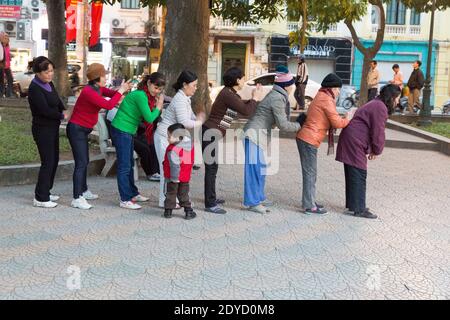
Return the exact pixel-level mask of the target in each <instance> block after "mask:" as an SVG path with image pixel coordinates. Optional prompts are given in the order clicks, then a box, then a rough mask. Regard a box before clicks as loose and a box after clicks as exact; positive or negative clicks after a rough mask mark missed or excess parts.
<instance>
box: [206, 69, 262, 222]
mask: <svg viewBox="0 0 450 320" xmlns="http://www.w3.org/2000/svg"><path fill="white" fill-rule="evenodd" d="M223 81H224V85H225V87H224V88H223V89H222V90H221V91H220V93H219V94H218V95H217V98H216V99H215V100H214V103H213V105H212V107H211V112H210V114H209V118H208V120H207V121H206V122H205V124H204V125H203V127H202V136H203V139H202V149H203V161H204V163H205V210H206V211H207V212H212V213H217V214H224V213H226V211H225V210H224V209H222V208H220V207H219V205H220V204H223V203H225V200H224V199H218V198H217V196H216V178H217V171H218V169H219V159H218V152H217V151H218V145H219V141H220V139H222V138H223V137H225V134H226V130H227V129H229V128H230V126H231V123H232V121H233V120H234V119H235V118H237V116H238V113H239V114H242V115H244V116H251V115H253V113H254V112H255V110H256V106H257V103H258V101H260V100H261V99H262V95H263V91H262V89H261V87H260V85H258V86H257V87H256V88H255V89H254V90H253V93H252V99H250V100H248V101H244V100H242V99H241V97H240V96H239V95H238V94H237V91H239V90H241V89H242V88H243V86H244V84H245V81H244V74H243V72H242V70H241V69H239V68H236V67H233V68H230V69H228V70H227V71H226V72H225V74H224V75H223Z"/></svg>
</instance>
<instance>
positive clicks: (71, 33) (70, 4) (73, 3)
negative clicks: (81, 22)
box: [66, 0, 81, 43]
mask: <svg viewBox="0 0 450 320" xmlns="http://www.w3.org/2000/svg"><path fill="white" fill-rule="evenodd" d="M80 1H81V0H66V43H69V42H72V41H75V40H76V39H77V6H78V2H80Z"/></svg>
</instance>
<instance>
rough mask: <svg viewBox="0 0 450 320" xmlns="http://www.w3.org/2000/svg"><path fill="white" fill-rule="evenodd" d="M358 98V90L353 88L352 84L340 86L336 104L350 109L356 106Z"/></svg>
mask: <svg viewBox="0 0 450 320" xmlns="http://www.w3.org/2000/svg"><path fill="white" fill-rule="evenodd" d="M358 100H359V90H358V91H357V90H355V88H354V87H352V86H343V87H342V88H341V93H340V94H339V100H338V103H337V105H338V106H339V107H342V108H344V109H345V110H350V109H351V108H353V107H357V106H358Z"/></svg>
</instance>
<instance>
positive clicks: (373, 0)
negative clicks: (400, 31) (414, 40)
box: [345, 0, 386, 106]
mask: <svg viewBox="0 0 450 320" xmlns="http://www.w3.org/2000/svg"><path fill="white" fill-rule="evenodd" d="M369 3H370V4H372V5H375V6H377V7H378V8H379V10H380V23H379V25H378V30H377V37H376V39H375V42H374V44H373V46H372V47H369V48H366V47H364V46H363V44H362V42H361V40H360V39H359V37H358V35H357V34H356V30H355V27H354V26H353V23H352V21H349V20H346V21H345V24H346V25H347V27H348V29H349V30H350V33H351V34H352V39H353V42H354V44H355V46H356V48H358V50H359V51H360V52H361V53H362V54H363V55H364V61H363V71H362V75H361V83H360V93H359V105H360V106H362V105H363V104H365V103H366V102H367V98H368V86H367V75H368V74H369V69H370V62H371V61H372V60H373V59H374V58H375V56H376V55H377V53H378V51H379V50H380V48H381V46H382V44H383V40H384V29H385V27H386V15H385V12H384V7H383V3H382V1H381V0H369Z"/></svg>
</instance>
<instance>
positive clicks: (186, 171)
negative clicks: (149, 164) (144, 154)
mask: <svg viewBox="0 0 450 320" xmlns="http://www.w3.org/2000/svg"><path fill="white" fill-rule="evenodd" d="M167 132H168V135H167V136H168V140H169V146H168V147H167V149H166V154H165V156H164V161H163V167H164V178H165V182H166V200H165V202H164V209H165V210H164V217H165V218H171V217H172V210H173V209H175V207H176V205H177V197H178V201H179V202H180V206H181V207H184V212H185V217H184V218H185V219H187V220H190V219H194V218H195V217H196V216H197V214H196V213H195V212H194V210H193V209H192V205H191V201H190V199H189V181H190V180H191V172H192V167H193V165H194V145H193V143H192V141H191V139H190V138H189V136H188V135H189V134H188V132H187V131H186V129H185V127H184V126H183V125H182V124H181V123H175V124H173V125H171V126H170V127H169V128H168V129H167Z"/></svg>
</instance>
